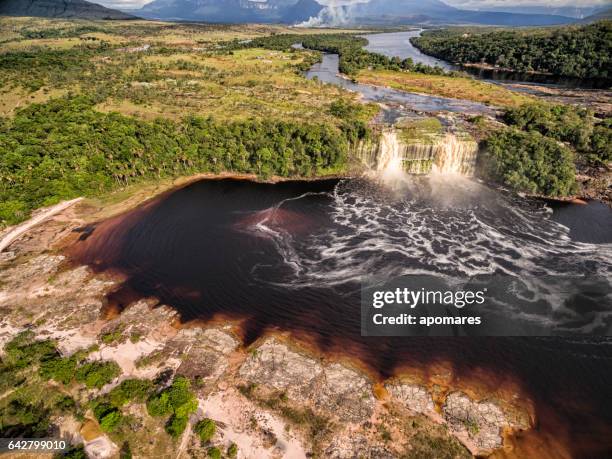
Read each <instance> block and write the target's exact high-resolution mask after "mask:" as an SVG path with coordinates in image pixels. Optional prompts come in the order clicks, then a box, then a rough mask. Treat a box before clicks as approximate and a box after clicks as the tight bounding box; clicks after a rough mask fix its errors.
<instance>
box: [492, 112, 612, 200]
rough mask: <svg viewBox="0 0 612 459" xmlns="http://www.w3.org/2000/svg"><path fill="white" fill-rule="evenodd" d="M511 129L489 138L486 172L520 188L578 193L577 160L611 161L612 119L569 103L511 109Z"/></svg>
mask: <svg viewBox="0 0 612 459" xmlns="http://www.w3.org/2000/svg"><path fill="white" fill-rule="evenodd" d="M503 120H504V122H505V123H506V124H507V125H508V127H507V128H504V129H501V130H499V131H496V132H494V133H492V134H490V135H489V136H488V138H487V139H486V140H485V142H484V143H485V148H484V154H483V155H482V157H481V159H480V165H481V174H482V175H483V176H484V177H485V178H487V179H490V180H493V181H496V182H500V183H503V184H505V185H507V186H509V187H510V188H512V189H514V190H518V191H525V192H529V193H535V194H542V195H548V196H567V195H570V194H572V193H575V192H576V190H577V188H576V180H575V170H576V164H579V165H580V164H588V165H593V166H605V164H608V163H610V161H612V129H610V128H611V126H612V119H611V118H606V119H603V120H601V119H597V118H595V117H594V116H593V113H592V112H591V111H589V110H587V109H582V108H576V107H572V106H569V105H550V104H527V105H523V106H521V107H518V108H515V109H509V110H507V111H506V112H505V113H504V115H503Z"/></svg>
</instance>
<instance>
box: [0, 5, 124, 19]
mask: <svg viewBox="0 0 612 459" xmlns="http://www.w3.org/2000/svg"><path fill="white" fill-rule="evenodd" d="M0 16H41V17H46V18H81V19H134V16H132V15H130V14H126V13H123V12H121V11H117V10H112V9H110V8H105V7H104V6H102V5H98V4H97V3H91V2H86V1H85V0H0Z"/></svg>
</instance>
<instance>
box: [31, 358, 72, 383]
mask: <svg viewBox="0 0 612 459" xmlns="http://www.w3.org/2000/svg"><path fill="white" fill-rule="evenodd" d="M76 367H77V360H76V358H74V357H64V358H62V357H58V358H55V359H51V360H47V361H46V362H43V363H42V364H41V366H40V371H39V373H40V376H41V377H42V378H44V379H53V380H55V381H57V382H61V383H62V384H70V381H72V378H74V374H75V370H76Z"/></svg>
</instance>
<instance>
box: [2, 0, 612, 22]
mask: <svg viewBox="0 0 612 459" xmlns="http://www.w3.org/2000/svg"><path fill="white" fill-rule="evenodd" d="M363 1H364V3H354V2H352V4H348V5H347V2H348V0H345V1H338V2H331V3H332V4H334V3H335V4H336V5H339V6H329V3H330V2H329V1H328V2H327V3H328V6H325V5H321V4H319V3H318V2H317V1H316V0H153V1H152V2H151V3H148V4H146V5H145V6H144V7H143V8H141V9H139V10H135V11H132V12H130V13H132V14H133V15H134V16H139V17H143V18H149V19H162V20H182V21H203V22H218V23H246V22H251V23H285V24H300V23H305V24H308V25H314V26H341V25H358V24H365V25H404V24H486V25H507V26H535V25H556V24H568V23H571V22H575V21H576V19H574V18H570V17H567V16H562V15H553V14H536V13H535V12H533V13H532V14H520V13H518V12H516V13H515V12H512V11H510V12H500V11H470V10H463V9H458V8H454V7H452V6H449V5H447V4H446V3H444V2H442V1H440V0H370V1H369V2H365V1H366V0H363ZM513 8H514V7H511V6H510V7H508V8H507V9H513ZM549 11H551V12H553V11H560V12H565V10H555V9H553V8H552V7H551V8H550V10H549ZM568 11H569V10H568ZM572 11H573V10H572ZM573 13H575V14H578V13H577V12H576V11H573ZM132 14H127V13H124V12H120V11H117V10H113V9H109V8H105V7H103V6H101V5H98V4H96V3H92V2H88V1H85V0H0V15H10V16H44V17H62V18H86V19H133V18H134V16H132ZM606 14H608V15H609V12H608V13H605V12H604V13H598V15H596V16H595V17H600V16H601V17H606V16H605V15H606ZM588 20H589V18H585V21H588Z"/></svg>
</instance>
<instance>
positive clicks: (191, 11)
mask: <svg viewBox="0 0 612 459" xmlns="http://www.w3.org/2000/svg"><path fill="white" fill-rule="evenodd" d="M322 9H323V6H321V5H320V4H319V3H317V2H316V1H315V0H154V1H153V2H151V3H149V4H147V5H145V6H144V7H143V8H142V9H140V10H136V11H135V14H137V15H139V16H142V17H145V18H152V19H174V20H187V21H193V20H197V21H207V22H233V23H243V22H259V23H274V22H277V23H288V24H293V23H298V22H302V21H305V20H307V19H308V18H310V17H312V16H317V15H318V14H319V12H320V11H321V10H322Z"/></svg>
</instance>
